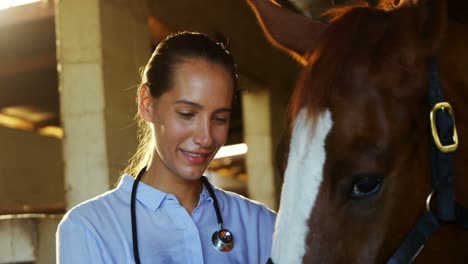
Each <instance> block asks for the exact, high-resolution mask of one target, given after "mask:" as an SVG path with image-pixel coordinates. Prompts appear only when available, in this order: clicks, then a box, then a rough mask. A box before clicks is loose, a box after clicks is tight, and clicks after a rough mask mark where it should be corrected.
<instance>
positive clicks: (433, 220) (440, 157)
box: [267, 59, 468, 264]
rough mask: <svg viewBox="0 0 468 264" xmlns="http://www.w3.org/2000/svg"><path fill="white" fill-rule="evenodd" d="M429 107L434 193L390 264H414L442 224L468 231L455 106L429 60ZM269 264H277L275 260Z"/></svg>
mask: <svg viewBox="0 0 468 264" xmlns="http://www.w3.org/2000/svg"><path fill="white" fill-rule="evenodd" d="M429 103H430V106H431V113H430V120H431V131H432V139H433V140H431V142H432V143H431V163H432V191H431V192H430V193H429V195H428V196H427V199H426V213H425V214H424V215H423V216H421V217H420V218H419V220H418V222H417V223H416V224H415V225H414V226H413V228H412V229H411V231H410V232H409V233H408V235H407V236H406V238H405V240H404V241H403V243H402V244H401V245H400V247H399V248H398V249H397V250H396V252H395V253H394V254H393V256H392V257H391V258H390V259H389V260H388V262H387V264H406V263H411V262H412V261H413V260H414V258H416V256H417V255H418V254H419V253H420V252H421V250H422V249H423V247H424V245H425V243H426V242H427V240H429V238H430V236H431V235H432V233H433V232H434V231H435V230H436V229H438V228H439V227H440V226H441V224H444V223H452V222H455V223H456V224H457V225H459V226H461V227H462V228H465V229H468V208H464V207H462V206H461V205H460V204H458V202H457V201H456V200H455V194H454V176H453V170H454V165H453V155H452V153H453V152H454V151H455V150H456V149H457V147H458V135H457V129H456V127H455V117H454V114H453V109H452V106H451V105H450V104H449V103H448V102H447V101H446V100H445V98H444V96H443V94H442V87H441V84H440V78H439V70H438V67H437V64H436V62H435V61H434V60H433V59H430V60H429ZM434 196H435V199H437V209H438V210H437V212H436V213H434V212H433V211H432V210H431V201H432V198H433V197H434ZM267 264H273V261H272V260H271V258H269V259H268V262H267Z"/></svg>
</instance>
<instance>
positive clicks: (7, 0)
mask: <svg viewBox="0 0 468 264" xmlns="http://www.w3.org/2000/svg"><path fill="white" fill-rule="evenodd" d="M40 1H42V0H1V1H0V10H3V9H7V8H10V7H14V6H20V5H26V4H30V3H34V2H40Z"/></svg>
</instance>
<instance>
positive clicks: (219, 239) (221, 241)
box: [130, 167, 234, 264]
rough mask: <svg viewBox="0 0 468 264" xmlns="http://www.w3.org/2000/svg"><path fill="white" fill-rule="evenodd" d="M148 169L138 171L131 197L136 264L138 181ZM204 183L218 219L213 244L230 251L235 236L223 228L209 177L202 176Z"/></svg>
mask: <svg viewBox="0 0 468 264" xmlns="http://www.w3.org/2000/svg"><path fill="white" fill-rule="evenodd" d="M145 171H146V167H144V168H143V169H141V170H140V172H139V173H138V175H137V177H136V179H135V182H134V183H133V187H132V195H131V197H130V214H131V217H132V241H133V258H134V259H135V263H136V264H140V255H139V253H138V239H137V225H136V211H135V201H136V190H137V188H138V183H140V180H141V177H142V176H143V174H144V173H145ZM201 181H202V183H203V185H205V187H206V189H207V190H208V192H209V193H210V196H211V198H212V199H213V206H214V209H215V211H216V218H217V219H218V226H219V231H215V232H214V233H213V236H212V237H211V241H212V242H213V246H214V248H215V249H216V250H218V251H221V252H228V251H231V249H232V248H233V247H234V238H233V236H232V233H231V231H229V230H227V229H224V228H223V218H222V217H221V212H220V210H219V205H218V199H216V195H215V193H214V191H213V188H212V187H211V184H210V183H209V182H208V179H207V178H206V177H205V176H202V177H201Z"/></svg>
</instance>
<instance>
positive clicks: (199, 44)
mask: <svg viewBox="0 0 468 264" xmlns="http://www.w3.org/2000/svg"><path fill="white" fill-rule="evenodd" d="M236 92H237V71H236V67H235V64H234V62H233V58H232V57H231V55H230V54H229V52H228V51H227V50H226V49H225V48H224V46H222V45H221V44H218V43H215V42H213V41H212V40H210V39H209V38H208V37H207V36H205V35H203V34H199V33H190V32H182V33H178V34H176V35H173V36H170V37H168V38H167V39H166V40H164V41H163V42H161V43H160V44H159V45H158V47H157V48H156V50H155V52H154V53H153V55H152V57H151V58H150V60H149V62H148V64H147V66H146V68H145V70H144V73H143V78H142V85H141V86H140V89H139V90H138V112H139V118H140V119H141V120H140V125H141V126H140V127H141V131H140V133H141V134H140V147H139V150H138V151H137V154H136V155H135V157H134V158H133V160H132V162H131V164H130V166H129V168H128V169H127V171H126V172H127V174H126V175H124V176H123V177H122V178H121V180H120V183H119V185H118V186H117V188H116V189H115V190H112V191H110V192H108V193H106V194H103V195H101V196H99V197H97V198H95V199H92V200H90V201H87V202H85V203H83V204H81V205H78V206H77V207H75V208H73V209H72V210H71V211H70V212H68V213H67V214H66V216H65V217H64V219H63V221H62V222H61V224H60V226H59V229H58V232H57V236H58V238H57V241H58V245H57V248H58V254H57V255H58V262H59V263H91V262H92V263H101V262H102V263H140V261H141V262H143V263H265V262H266V261H267V259H268V257H269V255H270V248H271V241H272V234H273V227H274V223H275V218H276V216H275V214H274V213H273V212H272V211H270V210H269V209H268V208H266V207H265V206H264V205H262V204H260V203H258V202H254V201H251V200H249V199H247V198H245V197H243V196H241V195H238V194H234V193H230V192H226V191H224V190H222V189H220V188H216V187H214V186H213V185H211V184H210V183H209V182H208V180H207V178H206V177H204V176H202V174H203V173H204V172H205V170H206V169H207V167H208V166H209V164H210V163H211V161H212V160H213V158H214V157H215V155H216V153H217V152H218V150H219V149H220V148H221V147H222V146H223V145H224V143H225V142H226V140H227V137H228V130H229V121H230V117H231V111H232V104H233V98H234V97H235V94H236ZM131 175H133V176H136V175H137V177H136V178H134V177H133V176H131Z"/></svg>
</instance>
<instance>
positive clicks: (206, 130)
mask: <svg viewBox="0 0 468 264" xmlns="http://www.w3.org/2000/svg"><path fill="white" fill-rule="evenodd" d="M211 125H212V124H211V120H210V118H205V119H203V120H201V122H200V123H199V124H198V125H197V128H196V130H195V135H194V141H195V144H197V145H199V146H201V147H203V148H207V149H211V147H212V146H213V133H212V131H211V130H212V126H211Z"/></svg>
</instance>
